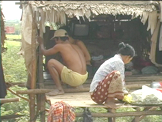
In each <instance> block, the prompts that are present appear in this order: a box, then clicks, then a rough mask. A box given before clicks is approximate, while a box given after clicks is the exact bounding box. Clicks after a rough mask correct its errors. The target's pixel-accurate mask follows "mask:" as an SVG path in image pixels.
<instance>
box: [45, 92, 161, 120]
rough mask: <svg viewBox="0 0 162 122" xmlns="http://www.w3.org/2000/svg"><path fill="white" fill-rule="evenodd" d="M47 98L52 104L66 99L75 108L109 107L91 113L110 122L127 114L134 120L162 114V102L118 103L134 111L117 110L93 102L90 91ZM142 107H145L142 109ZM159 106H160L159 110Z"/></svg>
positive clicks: (80, 115)
mask: <svg viewBox="0 0 162 122" xmlns="http://www.w3.org/2000/svg"><path fill="white" fill-rule="evenodd" d="M46 100H47V101H49V102H50V104H54V103H55V102H58V101H64V102H66V103H68V104H69V105H71V106H73V107H74V108H77V107H79V108H83V109H85V108H105V109H107V111H108V112H107V113H101V112H99V113H91V115H92V117H108V120H109V122H115V117H126V116H134V119H133V120H132V122H139V121H140V120H142V119H143V118H145V117H146V116H147V115H162V104H159V105H153V104H152V105H131V104H125V103H121V102H120V103H119V102H118V103H116V104H117V106H118V108H117V109H119V108H133V110H132V111H126V112H116V110H117V109H116V110H115V109H110V108H107V107H106V106H104V105H98V104H96V103H95V102H93V101H92V100H91V98H90V94H89V92H80V93H76V92H75V93H65V94H64V95H57V96H47V95H46ZM140 108H144V109H143V110H140ZM157 108H160V110H158V109H157ZM76 116H77V117H83V113H76Z"/></svg>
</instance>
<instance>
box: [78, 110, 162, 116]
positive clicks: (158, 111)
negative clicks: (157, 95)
mask: <svg viewBox="0 0 162 122" xmlns="http://www.w3.org/2000/svg"><path fill="white" fill-rule="evenodd" d="M161 113H162V111H161V110H156V111H137V112H130V111H129V112H116V113H91V115H92V116H93V117H123V116H141V115H161ZM76 116H77V117H83V113H76Z"/></svg>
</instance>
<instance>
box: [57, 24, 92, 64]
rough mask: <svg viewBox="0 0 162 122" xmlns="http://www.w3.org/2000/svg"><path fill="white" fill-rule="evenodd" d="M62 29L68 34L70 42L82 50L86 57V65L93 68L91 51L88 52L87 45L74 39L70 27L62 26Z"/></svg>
mask: <svg viewBox="0 0 162 122" xmlns="http://www.w3.org/2000/svg"><path fill="white" fill-rule="evenodd" d="M60 29H64V30H66V32H67V33H68V37H69V42H70V43H72V44H76V45H77V46H78V47H79V48H80V49H81V50H82V52H83V54H84V57H85V61H86V64H87V65H90V66H91V56H90V54H89V51H88V50H87V48H86V46H85V44H84V43H83V42H82V41H80V40H78V39H74V38H72V34H71V32H70V30H69V28H68V26H62V27H60Z"/></svg>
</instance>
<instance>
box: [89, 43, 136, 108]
mask: <svg viewBox="0 0 162 122" xmlns="http://www.w3.org/2000/svg"><path fill="white" fill-rule="evenodd" d="M134 56H135V50H134V48H133V47H132V46H131V45H129V44H124V43H123V42H121V43H120V44H119V50H118V53H117V54H116V55H115V56H114V57H112V58H110V59H108V60H107V61H105V62H104V63H103V64H102V65H101V66H100V67H99V69H98V70H97V71H96V73H95V75H94V77H93V80H92V82H91V85H90V94H91V98H92V100H93V101H94V102H96V103H98V104H104V105H106V106H107V107H108V108H116V105H115V99H116V98H117V99H119V100H123V98H124V94H128V92H127V91H126V90H125V87H124V84H125V81H124V78H125V75H124V70H125V67H124V64H127V63H129V62H130V61H131V60H132V58H133V57H134Z"/></svg>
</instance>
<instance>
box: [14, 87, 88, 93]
mask: <svg viewBox="0 0 162 122" xmlns="http://www.w3.org/2000/svg"><path fill="white" fill-rule="evenodd" d="M51 91H53V89H30V90H18V91H16V93H17V94H42V93H48V92H51ZM64 91H65V93H75V92H87V91H89V88H82V89H64Z"/></svg>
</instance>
